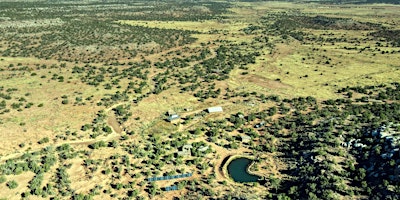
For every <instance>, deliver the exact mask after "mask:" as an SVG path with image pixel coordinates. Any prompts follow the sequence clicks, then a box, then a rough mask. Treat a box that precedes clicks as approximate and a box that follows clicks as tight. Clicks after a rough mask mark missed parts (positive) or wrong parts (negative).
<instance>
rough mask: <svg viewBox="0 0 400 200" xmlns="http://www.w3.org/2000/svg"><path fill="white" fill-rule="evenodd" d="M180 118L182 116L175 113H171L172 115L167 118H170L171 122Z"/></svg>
mask: <svg viewBox="0 0 400 200" xmlns="http://www.w3.org/2000/svg"><path fill="white" fill-rule="evenodd" d="M179 118H180V117H179V115H177V114H173V115H170V116H169V117H168V118H167V120H168V121H169V122H172V121H174V120H177V119H179Z"/></svg>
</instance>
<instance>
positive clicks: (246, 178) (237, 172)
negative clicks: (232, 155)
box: [228, 158, 260, 183]
mask: <svg viewBox="0 0 400 200" xmlns="http://www.w3.org/2000/svg"><path fill="white" fill-rule="evenodd" d="M251 162H252V160H250V159H248V158H237V159H235V160H232V161H231V162H230V163H229V165H228V173H229V175H230V176H231V177H232V178H233V180H234V181H236V182H240V183H244V182H258V179H259V178H260V177H259V176H255V175H252V174H249V173H247V167H248V166H249V165H250V164H251Z"/></svg>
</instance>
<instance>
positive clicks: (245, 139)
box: [240, 135, 251, 143]
mask: <svg viewBox="0 0 400 200" xmlns="http://www.w3.org/2000/svg"><path fill="white" fill-rule="evenodd" d="M240 137H241V138H242V142H244V143H248V142H250V141H251V137H250V136H248V135H241V136H240Z"/></svg>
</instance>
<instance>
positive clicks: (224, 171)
mask: <svg viewBox="0 0 400 200" xmlns="http://www.w3.org/2000/svg"><path fill="white" fill-rule="evenodd" d="M239 158H246V159H249V160H251V163H250V164H249V165H248V166H247V167H246V172H247V173H248V174H250V175H253V176H258V177H259V179H261V178H262V177H263V176H262V175H260V174H257V173H256V172H253V171H251V169H250V168H251V167H252V166H253V165H254V164H255V161H254V159H255V156H251V155H229V156H227V157H225V158H224V159H223V161H222V163H221V166H220V169H219V170H220V172H221V173H222V175H223V176H224V177H225V178H226V179H229V180H231V181H234V182H236V181H235V180H233V178H232V176H231V175H230V174H229V171H228V166H229V164H230V163H231V162H232V161H234V160H236V159H239Z"/></svg>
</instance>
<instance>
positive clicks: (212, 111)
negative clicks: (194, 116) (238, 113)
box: [207, 106, 223, 113]
mask: <svg viewBox="0 0 400 200" xmlns="http://www.w3.org/2000/svg"><path fill="white" fill-rule="evenodd" d="M207 112H208V113H215V112H223V110H222V107H221V106H216V107H210V108H207Z"/></svg>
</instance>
